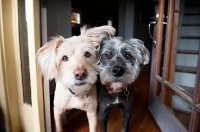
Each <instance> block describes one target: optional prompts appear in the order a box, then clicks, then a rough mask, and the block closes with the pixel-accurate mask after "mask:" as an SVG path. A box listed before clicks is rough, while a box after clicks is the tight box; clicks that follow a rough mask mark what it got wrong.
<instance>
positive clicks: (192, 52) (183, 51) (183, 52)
mask: <svg viewBox="0 0 200 132" xmlns="http://www.w3.org/2000/svg"><path fill="white" fill-rule="evenodd" d="M177 53H180V54H199V51H198V50H177Z"/></svg>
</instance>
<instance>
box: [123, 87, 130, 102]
mask: <svg viewBox="0 0 200 132" xmlns="http://www.w3.org/2000/svg"><path fill="white" fill-rule="evenodd" d="M124 95H125V96H126V98H127V101H128V95H129V91H128V89H127V87H126V90H124Z"/></svg>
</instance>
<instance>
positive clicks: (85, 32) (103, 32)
mask: <svg viewBox="0 0 200 132" xmlns="http://www.w3.org/2000/svg"><path fill="white" fill-rule="evenodd" d="M115 31H116V30H115V28H113V27H111V26H100V27H94V28H87V26H83V27H82V28H81V36H86V37H91V38H93V39H92V40H93V42H92V43H93V44H94V46H95V47H97V46H99V44H100V43H101V41H102V39H103V38H105V37H106V36H114V35H115Z"/></svg>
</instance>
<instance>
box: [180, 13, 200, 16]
mask: <svg viewBox="0 0 200 132" xmlns="http://www.w3.org/2000/svg"><path fill="white" fill-rule="evenodd" d="M198 15H200V13H185V14H184V16H198Z"/></svg>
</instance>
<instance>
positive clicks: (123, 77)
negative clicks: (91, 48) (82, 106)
mask: <svg viewBox="0 0 200 132" xmlns="http://www.w3.org/2000/svg"><path fill="white" fill-rule="evenodd" d="M99 56H100V58H99V62H98V65H99V68H100V81H101V82H98V83H97V88H98V101H99V102H98V103H99V113H98V115H99V120H100V129H101V132H106V129H107V128H106V126H107V115H108V113H109V111H110V109H111V108H112V107H113V106H117V107H119V108H120V109H121V110H122V116H123V129H122V132H128V128H129V121H130V118H131V111H132V103H133V85H132V84H133V82H134V81H135V79H136V78H137V77H138V75H139V73H140V69H141V67H140V66H141V65H145V64H148V63H149V58H150V55H149V51H148V50H147V49H146V48H145V46H144V44H143V42H142V41H141V40H139V39H133V38H132V39H129V40H123V39H122V38H121V37H113V38H106V39H104V40H103V41H102V44H101V46H100V52H99Z"/></svg>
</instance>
